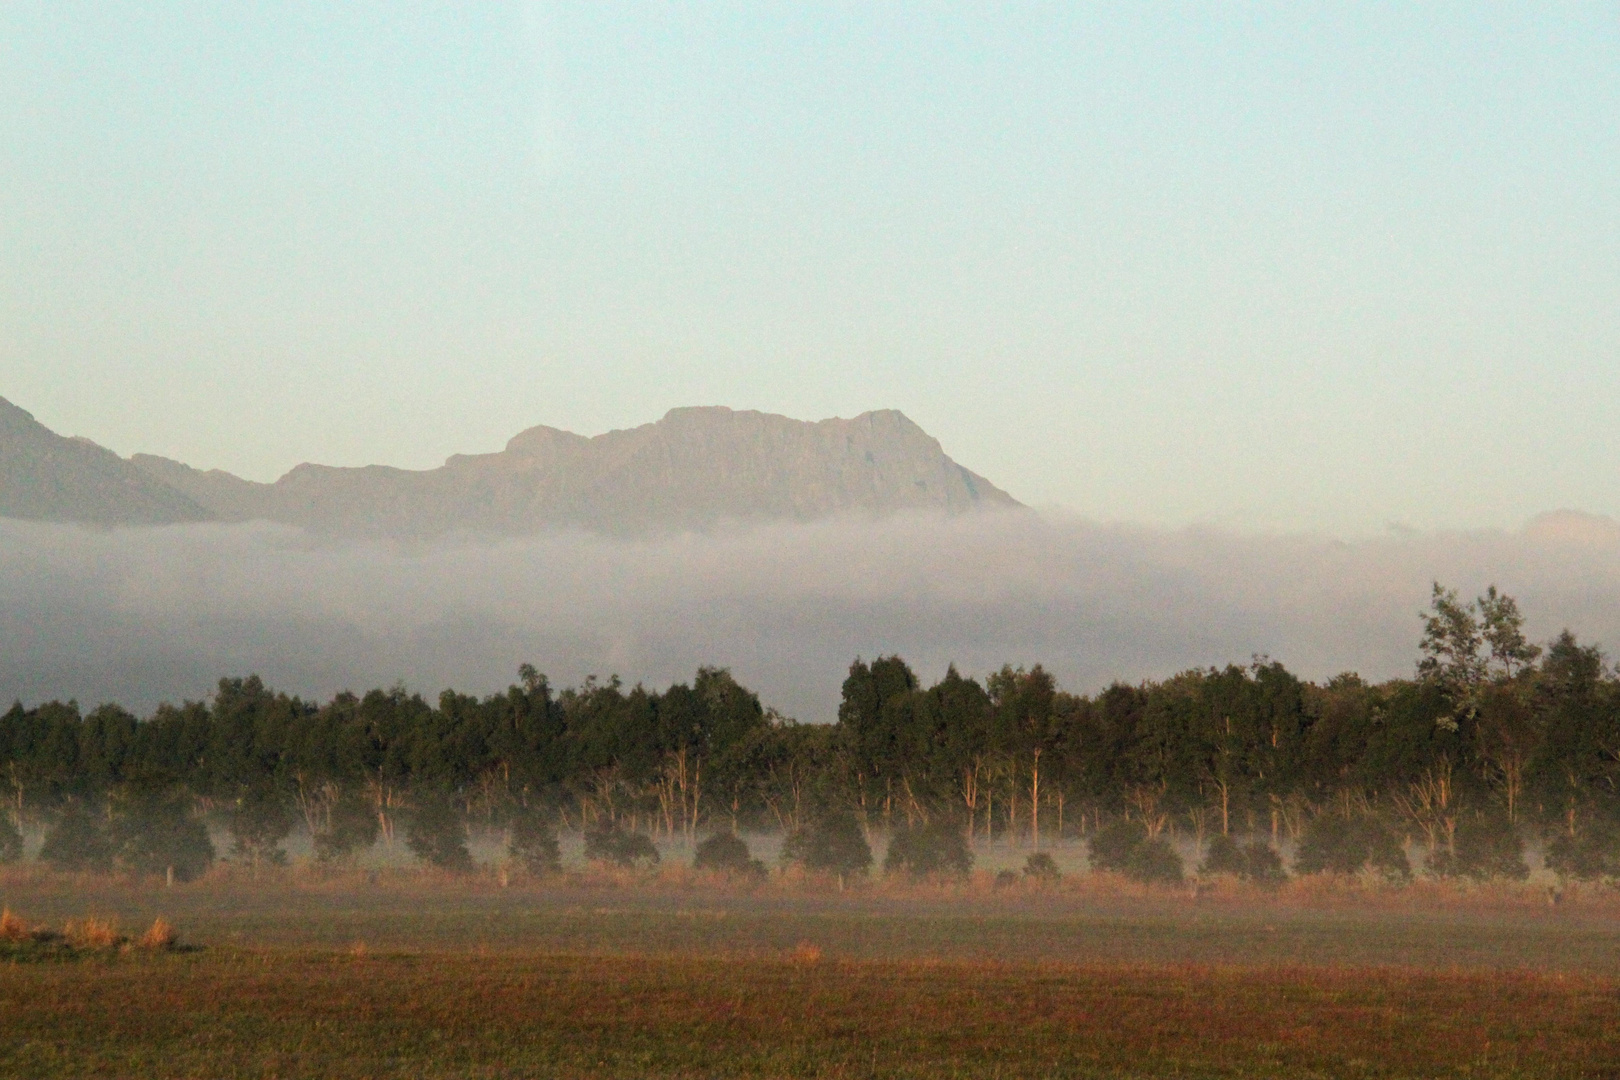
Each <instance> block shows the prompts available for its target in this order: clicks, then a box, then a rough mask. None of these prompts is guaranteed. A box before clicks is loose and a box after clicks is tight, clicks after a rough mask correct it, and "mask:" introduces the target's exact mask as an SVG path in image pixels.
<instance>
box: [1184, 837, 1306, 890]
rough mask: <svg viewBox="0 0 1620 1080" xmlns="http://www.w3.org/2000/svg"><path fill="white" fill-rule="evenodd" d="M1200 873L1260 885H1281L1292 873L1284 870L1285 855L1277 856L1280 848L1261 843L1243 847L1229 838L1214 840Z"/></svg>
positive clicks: (1243, 845) (1251, 842)
mask: <svg viewBox="0 0 1620 1080" xmlns="http://www.w3.org/2000/svg"><path fill="white" fill-rule="evenodd" d="M1198 872H1199V873H1200V874H1203V875H1206V876H1207V875H1211V874H1231V875H1232V876H1234V877H1236V878H1239V879H1240V880H1243V881H1252V882H1254V883H1255V884H1257V885H1281V884H1282V883H1283V882H1284V881H1287V880H1288V872H1287V871H1286V870H1284V869H1283V862H1282V856H1281V855H1279V854H1277V849H1276V848H1274V847H1272V846H1271V845H1270V844H1267V843H1265V842H1263V841H1260V840H1251V841H1250V842H1249V843H1247V844H1239V843H1238V842H1237V841H1236V840H1234V839H1232V838H1231V837H1230V836H1226V835H1221V836H1216V837H1214V838H1213V839H1211V840H1210V842H1209V848H1208V849H1207V850H1206V851H1205V853H1204V861H1203V862H1202V863H1200V864H1199V865H1198Z"/></svg>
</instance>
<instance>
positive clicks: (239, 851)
mask: <svg viewBox="0 0 1620 1080" xmlns="http://www.w3.org/2000/svg"><path fill="white" fill-rule="evenodd" d="M292 826H293V817H292V810H291V808H290V807H289V806H288V805H287V803H286V800H284V799H283V798H282V797H281V796H280V794H278V793H277V792H276V791H275V790H274V789H272V788H256V789H254V790H252V791H249V792H248V793H247V794H245V795H243V796H242V798H240V799H238V800H237V803H236V806H235V807H234V808H233V809H232V811H231V823H230V829H231V855H232V856H233V857H234V858H235V859H236V860H237V861H238V862H244V863H247V864H249V865H251V866H258V865H259V864H260V863H270V864H272V865H276V866H281V865H283V864H285V863H286V861H287V853H286V852H285V851H283V850H282V849H281V842H282V841H283V840H285V839H287V834H288V833H290V832H292Z"/></svg>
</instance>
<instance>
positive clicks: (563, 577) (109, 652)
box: [0, 512, 1620, 720]
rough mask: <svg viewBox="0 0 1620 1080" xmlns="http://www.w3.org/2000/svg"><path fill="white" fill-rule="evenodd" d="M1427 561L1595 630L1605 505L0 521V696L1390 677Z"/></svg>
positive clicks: (1610, 539)
mask: <svg viewBox="0 0 1620 1080" xmlns="http://www.w3.org/2000/svg"><path fill="white" fill-rule="evenodd" d="M1434 579H1439V580H1441V581H1444V582H1446V583H1448V584H1451V585H1454V586H1457V587H1459V588H1460V589H1461V590H1463V591H1464V593H1465V595H1473V594H1474V593H1476V592H1478V591H1480V590H1483V588H1484V587H1485V586H1486V585H1487V584H1490V583H1495V584H1497V585H1499V586H1501V587H1502V588H1503V589H1505V590H1506V591H1507V592H1509V593H1510V594H1512V595H1514V596H1517V597H1518V598H1519V600H1520V603H1521V606H1522V608H1523V609H1524V611H1525V613H1526V615H1527V617H1528V623H1529V630H1530V631H1531V632H1532V633H1533V635H1534V636H1536V637H1538V638H1545V637H1549V636H1551V635H1553V634H1555V633H1557V632H1558V631H1559V630H1560V629H1562V628H1564V627H1566V626H1567V627H1569V628H1571V629H1573V630H1575V631H1576V632H1577V633H1578V634H1579V635H1580V636H1581V637H1582V638H1583V639H1586V640H1595V641H1598V642H1600V643H1605V644H1609V645H1614V644H1615V643H1617V642H1620V526H1617V525H1616V524H1615V523H1614V522H1612V521H1609V520H1608V519H1602V518H1590V517H1586V516H1583V515H1574V514H1554V515H1547V516H1545V517H1543V518H1539V519H1537V520H1536V521H1534V522H1532V523H1531V524H1530V525H1529V526H1527V527H1526V528H1525V529H1523V530H1522V531H1519V532H1514V533H1478V534H1456V533H1441V534H1424V535H1391V536H1389V537H1385V538H1380V539H1374V540H1363V541H1357V542H1354V543H1346V542H1340V541H1335V540H1330V539H1324V538H1321V537H1310V536H1281V537H1277V536H1272V537H1253V536H1238V535H1232V534H1226V533H1221V532H1216V531H1207V530H1182V531H1166V530H1154V529H1145V528H1137V527H1126V526H1113V525H1097V524H1094V523H1089V522H1084V521H1079V520H1072V519H1062V518H1054V517H1051V516H1042V515H1037V514H1035V513H1031V512H1006V513H981V514H970V515H964V516H959V517H954V518H947V517H936V516H909V517H894V518H888V519H884V520H880V521H872V520H862V519H847V518H846V519H835V520H828V521H823V522H819V523H815V524H809V525H803V524H796V525H779V526H767V527H759V528H751V529H746V530H742V529H739V530H734V531H721V532H718V533H712V534H706V535H696V534H687V535H681V536H677V537H671V538H664V539H658V540H644V541H623V540H612V539H605V538H601V537H596V536H590V535H586V534H582V533H566V534H556V535H549V536H543V537H537V538H533V539H527V540H521V541H507V542H501V543H476V542H470V541H469V542H465V543H458V544H446V545H440V546H436V547H433V548H429V549H423V548H417V549H407V548H399V547H388V546H375V545H370V546H360V545H343V546H334V545H331V544H321V543H317V542H315V541H312V540H310V539H309V538H307V537H306V536H305V535H304V534H302V533H300V532H298V531H296V530H291V529H286V528H282V527H276V526H268V525H257V524H254V525H229V526H220V525H194V526H175V527H167V528H159V529H124V530H114V531H110V532H109V531H93V530H87V529H81V528H77V527H69V526H55V525H36V524H29V523H23V522H17V521H0V698H3V699H4V700H5V701H7V702H9V701H10V700H11V699H13V698H19V699H21V700H23V701H24V702H27V703H33V702H38V701H40V700H44V699H48V698H64V699H65V698H70V697H71V698H77V699H78V700H79V701H80V703H81V704H85V705H90V704H94V703H98V702H101V701H118V702H120V703H122V704H124V705H126V706H128V707H130V708H133V709H136V710H137V711H139V712H143V713H144V712H145V711H147V710H149V709H150V708H151V707H152V706H154V705H155V704H156V703H157V702H159V701H162V700H179V699H181V698H185V697H201V696H204V695H206V694H207V693H208V691H209V690H210V688H211V687H212V686H213V684H214V682H215V681H216V680H217V679H218V678H219V677H220V676H222V675H245V674H248V673H258V674H260V675H262V676H263V677H264V678H265V680H266V681H267V682H269V683H270V684H271V685H273V686H275V687H277V688H280V689H284V690H287V691H290V692H296V693H301V694H305V695H319V696H322V697H324V696H326V695H329V694H331V693H333V692H334V691H337V690H341V689H345V688H350V689H356V690H363V689H366V688H369V687H372V686H379V685H390V684H393V683H395V682H397V681H403V682H404V683H405V684H406V685H407V686H409V687H411V688H412V689H420V690H423V691H425V692H428V693H436V692H437V691H438V690H439V689H440V688H443V687H446V686H454V687H456V688H458V689H461V690H464V691H468V692H478V693H483V692H487V691H491V690H494V689H497V688H499V687H501V686H504V685H506V684H507V683H509V682H511V681H513V679H514V678H515V675H516V671H517V667H518V665H519V664H520V663H522V662H525V661H528V662H531V663H533V664H535V665H536V666H537V667H539V668H540V670H542V671H544V672H546V673H548V674H549V675H550V676H551V678H552V681H553V683H554V684H560V683H572V682H576V681H578V680H580V679H582V678H584V677H585V676H587V675H590V674H597V675H601V676H607V675H611V674H618V675H620V676H622V677H623V678H624V679H625V681H626V682H630V683H634V682H638V681H640V682H646V683H649V684H659V685H661V684H665V683H668V682H670V681H672V680H676V679H686V678H690V676H691V673H692V672H693V671H694V670H695V669H696V668H697V667H698V666H699V665H700V664H717V665H721V666H726V667H729V668H731V669H732V671H733V672H734V673H735V674H736V675H737V676H738V678H739V679H741V680H742V681H743V682H744V683H745V684H747V685H748V686H750V687H752V688H754V689H755V690H757V691H759V692H760V694H761V696H762V697H763V698H764V700H765V702H766V703H767V704H771V705H775V706H776V707H778V708H779V709H781V710H782V711H783V712H784V713H787V714H788V715H791V716H796V717H798V718H800V719H803V720H829V719H832V718H833V716H834V715H835V713H836V709H837V702H838V691H839V684H840V682H841V681H842V679H843V675H844V671H845V669H846V668H847V667H848V665H849V662H850V660H851V659H852V658H853V657H855V656H856V655H863V656H866V657H872V656H875V655H877V654H879V653H899V654H901V655H903V656H905V657H906V658H907V659H908V660H910V661H911V662H912V663H913V665H914V666H915V667H916V668H917V669H918V671H919V674H921V675H923V676H924V677H925V678H927V679H930V680H932V679H933V678H936V677H937V676H938V675H939V674H941V673H942V672H943V671H944V668H945V665H946V664H947V663H951V662H955V663H956V664H957V666H958V667H959V668H961V669H962V670H963V671H964V672H965V673H973V674H982V673H983V672H985V671H986V670H989V669H991V668H994V667H999V666H1000V665H1001V664H1003V663H1007V662H1011V663H1014V664H1033V663H1036V662H1040V663H1044V664H1046V665H1047V666H1048V667H1049V668H1051V669H1052V670H1054V671H1055V672H1056V674H1057V676H1058V678H1059V680H1060V682H1061V683H1062V684H1063V685H1064V686H1065V687H1066V688H1069V689H1074V690H1080V691H1091V690H1095V689H1097V688H1100V687H1102V686H1104V685H1106V684H1107V683H1108V682H1110V681H1112V680H1115V679H1122V680H1126V681H1136V680H1139V679H1144V678H1156V677H1162V676H1166V675H1170V674H1173V673H1174V672H1176V671H1179V670H1183V669H1185V668H1188V667H1193V666H1200V665H1210V664H1225V663H1228V662H1239V663H1242V662H1246V661H1247V660H1248V659H1249V658H1250V657H1251V656H1252V655H1254V654H1266V655H1269V656H1271V657H1273V658H1276V659H1278V660H1281V661H1283V662H1284V663H1285V664H1287V665H1288V666H1289V667H1290V668H1292V669H1294V670H1295V671H1297V672H1299V673H1300V674H1302V675H1304V676H1306V677H1310V678H1325V677H1327V676H1330V675H1333V674H1335V673H1337V672H1340V671H1344V670H1356V671H1360V672H1361V673H1362V674H1364V675H1366V676H1368V677H1370V678H1382V677H1388V676H1393V675H1403V674H1408V673H1410V671H1411V669H1412V664H1413V661H1414V659H1415V654H1416V642H1417V635H1418V629H1419V626H1418V620H1417V613H1418V611H1419V610H1420V609H1421V608H1423V607H1424V606H1425V605H1426V603H1427V600H1428V592H1429V586H1430V582H1431V581H1432V580H1434Z"/></svg>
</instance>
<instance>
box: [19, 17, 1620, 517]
mask: <svg viewBox="0 0 1620 1080" xmlns="http://www.w3.org/2000/svg"><path fill="white" fill-rule="evenodd" d="M1122 9H1123V10H1122ZM1617 72H1620V8H1616V6H1615V5H1614V4H1612V3H1588V4H1559V3H1542V4H1533V5H1530V4H1521V5H1506V4H1501V5H1498V4H1487V3H1456V4H1446V3H1436V4H1425V5H1394V4H1376V3H1357V4H1343V5H1311V4H1301V3H1288V4H1230V3H1223V4H1197V3H1187V4H1176V5H1145V4H1144V5H1117V4H1108V5H1104V4H1097V5H1087V4H1079V3H1063V4H1039V3H1027V4H995V5H992V4H978V5H966V4H964V5H945V4H908V3H894V4H792V5H789V4H767V3H759V4H750V5H727V4H679V3H669V2H664V3H645V4H634V3H632V4H613V3H590V4H579V5H561V4H556V5H553V4H541V3H488V4H476V5H474V4H432V3H424V4H412V5H380V4H367V3H352V4H349V3H346V4H319V3H279V4H241V3H210V2H188V3H180V2H168V0H143V2H141V3H138V4H136V3H119V2H116V0H97V2H95V3H76V2H73V0H52V2H50V3H36V2H32V0H10V2H8V3H6V4H4V5H0V130H3V131H4V132H5V135H4V138H0V396H4V397H6V398H8V399H10V400H12V401H14V402H16V403H17V404H19V405H21V406H22V407H24V408H26V409H29V410H30V411H32V412H33V413H34V414H35V415H36V417H38V418H39V419H40V420H41V421H42V422H44V423H46V424H47V425H49V426H50V427H52V428H54V429H56V430H58V431H61V432H63V433H64V434H79V435H85V436H88V437H90V438H93V439H95V440H96V441H98V442H100V443H102V444H104V445H107V446H110V447H112V448H113V449H115V450H117V451H119V452H120V453H124V454H129V453H133V452H137V451H142V452H152V453H160V454H164V455H167V456H170V457H174V458H178V459H180V460H183V461H186V462H188V463H190V464H194V465H197V466H200V467H218V468H225V469H228V470H230V471H233V472H236V473H238V474H240V475H243V476H247V477H250V478H253V479H258V480H270V479H274V478H275V477H276V476H278V475H280V474H281V473H282V472H284V471H285V470H286V469H288V468H290V467H292V466H293V465H295V464H297V463H299V462H301V461H318V462H323V463H327V464H337V465H360V464H368V463H386V464H392V465H398V466H404V467H410V468H424V467H431V466H434V465H436V464H438V463H439V462H441V461H442V460H443V459H444V458H445V457H447V456H448V455H450V454H452V453H457V452H478V451H488V450H495V449H498V448H500V447H501V446H502V445H503V444H504V443H505V441H506V439H507V438H509V437H510V436H511V435H513V434H514V433H516V432H517V431H519V430H521V429H523V428H526V427H528V426H531V425H534V424H540V423H544V424H550V425H554V426H557V427H562V428H566V429H569V430H573V431H579V432H582V433H586V434H595V433H598V432H601V431H605V430H609V429H612V428H621V427H629V426H633V425H636V424H640V423H645V422H648V421H651V420H654V419H656V418H657V417H659V416H661V415H662V414H663V413H664V412H665V411H666V410H667V409H669V408H671V407H675V406H683V405H696V404H721V405H729V406H732V407H736V408H757V409H764V410H768V411H771V412H779V413H784V414H787V415H790V416H795V417H799V418H803V419H818V418H821V417H825V416H833V415H839V416H850V415H854V414H856V413H859V412H861V411H864V410H867V409H874V408H898V409H901V410H903V411H905V412H906V413H907V415H909V416H911V417H912V418H913V419H914V420H916V421H917V422H918V423H919V424H921V425H922V426H923V427H924V428H925V429H927V430H928V431H929V432H930V433H932V434H934V435H935V436H937V437H938V438H939V439H940V440H941V442H942V443H943V445H944V447H945V449H946V451H947V452H948V453H950V454H951V455H952V456H953V457H955V458H956V459H957V460H958V461H960V462H962V463H963V464H964V465H966V466H968V467H969V468H972V469H974V470H975V471H977V472H979V473H981V474H983V475H985V476H987V477H989V478H990V479H991V480H992V481H994V482H995V483H997V484H998V485H1000V486H1002V487H1004V488H1005V489H1007V490H1008V491H1010V492H1011V493H1012V494H1013V495H1014V496H1015V497H1017V498H1019V499H1021V500H1023V501H1024V502H1026V503H1029V504H1031V505H1035V506H1039V507H1061V508H1064V510H1065V511H1066V512H1070V513H1074V514H1078V515H1083V516H1084V517H1086V518H1088V519H1091V520H1096V521H1102V522H1120V523H1134V524H1139V525H1145V526H1168V527H1173V528H1179V527H1184V526H1188V525H1195V526H1216V527H1220V528H1225V529H1231V530H1237V531H1258V532H1268V531H1283V532H1288V531H1308V532H1317V533H1326V534H1331V535H1338V536H1352V537H1353V536H1365V535H1375V534H1379V533H1381V532H1387V531H1388V530H1390V529H1391V528H1392V527H1393V528H1395V529H1397V530H1401V529H1406V528H1416V529H1420V530H1434V529H1479V528H1506V529H1511V528H1516V527H1518V526H1519V525H1520V524H1521V523H1522V522H1524V521H1525V520H1526V519H1528V518H1530V517H1531V516H1533V515H1535V514H1537V513H1538V512H1541V511H1545V510H1552V509H1556V508H1561V507H1571V508H1576V509H1580V510H1585V511H1591V512H1595V513H1599V514H1608V515H1620V485H1617V483H1616V479H1617V477H1620V424H1616V423H1615V419H1614V418H1615V416H1616V415H1617V406H1620V303H1617V301H1620V78H1617V77H1616V73H1617Z"/></svg>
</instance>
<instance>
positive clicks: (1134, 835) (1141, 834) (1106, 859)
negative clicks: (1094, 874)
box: [1087, 819, 1147, 873]
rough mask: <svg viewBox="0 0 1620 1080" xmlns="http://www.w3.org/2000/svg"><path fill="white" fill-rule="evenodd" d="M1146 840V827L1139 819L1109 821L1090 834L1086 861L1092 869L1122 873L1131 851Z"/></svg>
mask: <svg viewBox="0 0 1620 1080" xmlns="http://www.w3.org/2000/svg"><path fill="white" fill-rule="evenodd" d="M1146 841H1147V827H1146V826H1144V825H1143V824H1142V823H1141V822H1140V821H1128V820H1125V819H1121V820H1119V821H1112V822H1109V823H1108V824H1107V825H1104V826H1103V827H1102V828H1100V829H1098V830H1097V831H1096V832H1094V833H1092V834H1091V840H1090V843H1089V852H1088V856H1087V861H1089V862H1090V863H1091V868H1092V869H1093V870H1111V871H1113V872H1114V873H1124V872H1125V866H1126V864H1127V863H1128V862H1129V861H1130V857H1131V853H1132V852H1133V851H1135V850H1136V849H1137V847H1138V846H1139V845H1141V844H1143V843H1145V842H1146Z"/></svg>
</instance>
